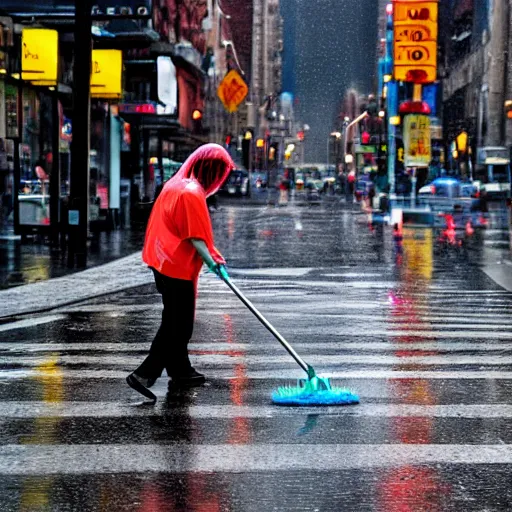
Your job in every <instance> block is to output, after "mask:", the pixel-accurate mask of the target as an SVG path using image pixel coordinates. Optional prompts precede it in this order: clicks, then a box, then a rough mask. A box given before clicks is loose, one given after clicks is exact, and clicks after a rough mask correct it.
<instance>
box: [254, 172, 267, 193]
mask: <svg viewBox="0 0 512 512" xmlns="http://www.w3.org/2000/svg"><path fill="white" fill-rule="evenodd" d="M251 186H252V188H253V189H256V190H261V189H263V188H266V186H267V173H266V172H261V171H253V172H252V173H251Z"/></svg>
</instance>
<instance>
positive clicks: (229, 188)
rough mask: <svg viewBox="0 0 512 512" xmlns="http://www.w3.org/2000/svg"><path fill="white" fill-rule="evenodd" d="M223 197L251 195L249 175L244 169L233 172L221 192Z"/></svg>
mask: <svg viewBox="0 0 512 512" xmlns="http://www.w3.org/2000/svg"><path fill="white" fill-rule="evenodd" d="M219 193H220V194H222V195H228V196H247V195H249V173H248V172H247V171H244V170H242V169H235V170H233V171H231V173H230V175H229V178H228V179H227V180H226V183H224V185H223V186H222V188H221V189H220V191H219Z"/></svg>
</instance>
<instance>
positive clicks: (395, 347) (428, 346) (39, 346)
mask: <svg viewBox="0 0 512 512" xmlns="http://www.w3.org/2000/svg"><path fill="white" fill-rule="evenodd" d="M340 338H343V337H341V336H340ZM150 343H151V341H150V340H148V341H147V342H145V343H140V342H137V343H135V342H134V343H121V342H120V343H116V342H113V343H104V342H96V343H64V342H63V343H44V342H43V341H41V342H40V343H23V342H22V341H20V342H16V343H11V342H9V343H0V354H6V353H9V352H16V353H19V354H20V355H23V356H26V355H30V354H33V353H46V352H49V353H51V352H72V353H75V352H79V353H85V352H118V353H120V354H122V353H130V352H136V353H138V352H145V351H146V350H148V348H149V346H150ZM293 346H294V347H295V348H296V349H300V351H301V352H303V353H306V352H317V351H323V350H326V351H333V352H334V351H356V350H357V351H361V352H373V353H377V352H379V351H383V352H393V351H402V350H406V351H408V352H413V351H434V352H442V353H444V352H448V353H451V352H465V351H479V352H499V353H503V354H505V353H506V352H508V351H512V343H509V342H506V343H501V342H497V343H490V342H488V341H484V342H470V343H459V342H446V341H437V340H431V341H425V342H405V343H403V342H395V341H367V342H362V341H349V340H346V339H343V341H331V342H327V343H324V342H314V343H311V342H310V343H304V342H300V341H294V342H293ZM189 350H190V351H191V353H192V354H194V355H201V354H200V352H210V351H211V352H217V353H222V352H227V351H229V352H234V351H240V352H244V353H247V354H254V353H257V352H265V353H268V352H274V351H275V352H281V351H282V348H281V346H280V345H277V344H276V343H270V342H264V343H262V342H260V341H258V342H254V343H241V342H235V343H227V342H224V341H213V342H192V343H190V344H189ZM411 355H414V354H411Z"/></svg>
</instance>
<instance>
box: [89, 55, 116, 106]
mask: <svg viewBox="0 0 512 512" xmlns="http://www.w3.org/2000/svg"><path fill="white" fill-rule="evenodd" d="M122 71H123V53H122V52H121V50H93V51H92V66H91V96H92V97H93V98H104V99H119V98H121V93H122V83H121V78H122Z"/></svg>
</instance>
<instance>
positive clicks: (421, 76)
mask: <svg viewBox="0 0 512 512" xmlns="http://www.w3.org/2000/svg"><path fill="white" fill-rule="evenodd" d="M393 5H394V20H393V26H394V36H393V40H394V43H393V55H394V57H393V60H394V70H393V71H394V78H395V80H398V81H403V82H414V83H417V84H425V83H430V82H434V81H435V80H436V77H437V32H438V29H437V15H438V0H430V1H421V0H420V1H418V0H395V2H394V4H393Z"/></svg>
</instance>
